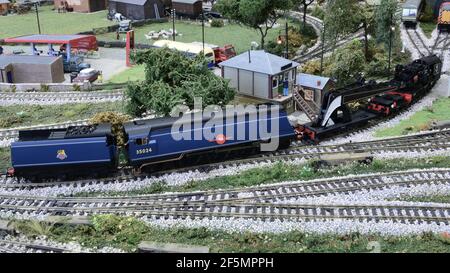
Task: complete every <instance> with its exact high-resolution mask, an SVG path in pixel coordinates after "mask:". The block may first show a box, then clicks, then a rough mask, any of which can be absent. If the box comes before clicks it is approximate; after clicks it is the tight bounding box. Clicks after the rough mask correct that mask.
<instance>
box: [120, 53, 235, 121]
mask: <svg viewBox="0 0 450 273" xmlns="http://www.w3.org/2000/svg"><path fill="white" fill-rule="evenodd" d="M135 61H136V63H137V64H143V65H145V80H144V81H142V82H137V83H130V84H129V86H128V88H127V92H126V94H127V98H128V99H129V100H128V104H127V112H128V113H129V114H131V115H133V116H142V115H143V114H144V113H146V112H148V111H153V112H155V113H156V114H159V115H168V114H169V113H170V112H171V111H172V109H173V108H174V107H175V106H177V105H186V106H188V107H190V108H192V107H193V106H194V98H196V97H201V98H202V99H203V105H204V106H207V105H211V104H214V105H225V104H227V103H228V102H230V101H231V100H232V99H233V98H234V94H235V90H234V89H232V88H230V87H229V86H228V81H226V80H224V79H222V78H220V77H217V76H216V75H214V73H213V72H212V71H211V70H209V69H208V66H207V63H206V61H205V58H204V57H197V58H195V59H192V58H188V57H186V56H185V55H183V54H182V53H180V52H178V51H174V50H170V49H168V48H162V49H151V50H148V51H145V52H139V53H138V54H137V55H136V57H135Z"/></svg>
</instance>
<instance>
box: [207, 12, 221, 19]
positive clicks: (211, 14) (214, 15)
mask: <svg viewBox="0 0 450 273" xmlns="http://www.w3.org/2000/svg"><path fill="white" fill-rule="evenodd" d="M205 17H206V18H209V19H222V18H223V16H222V14H220V13H219V12H215V11H208V12H205Z"/></svg>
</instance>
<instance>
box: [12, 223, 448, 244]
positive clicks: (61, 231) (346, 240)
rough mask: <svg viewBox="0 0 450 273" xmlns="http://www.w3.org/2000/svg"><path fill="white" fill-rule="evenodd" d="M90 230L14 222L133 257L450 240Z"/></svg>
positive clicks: (128, 227)
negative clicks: (166, 248) (183, 249)
mask: <svg viewBox="0 0 450 273" xmlns="http://www.w3.org/2000/svg"><path fill="white" fill-rule="evenodd" d="M93 223H94V224H93V225H92V226H69V225H60V226H49V227H41V226H39V225H36V224H34V223H32V222H29V221H21V222H16V224H15V227H16V229H18V230H20V231H21V233H23V234H25V235H27V236H29V237H35V236H37V235H39V234H40V233H44V234H45V235H47V236H49V239H52V240H56V241H60V242H69V241H76V242H79V243H80V244H81V245H83V246H85V247H106V246H111V247H116V248H121V249H124V250H127V251H134V250H135V249H136V247H137V245H138V244H139V243H140V242H141V241H153V242H162V243H180V244H190V245H203V246H208V247H209V248H210V251H211V252H238V253H245V252H265V253H277V252H362V253H364V252H370V251H371V250H372V248H371V247H368V246H369V244H370V243H371V242H378V243H379V246H380V252H390V253H391V252H401V253H403V252H407V253H409V252H444V253H448V252H449V251H450V239H449V238H448V237H447V236H446V235H444V234H431V233H424V234H422V235H418V236H404V237H381V236H378V235H361V234H358V233H353V234H348V235H341V236H338V235H315V234H305V233H301V232H298V231H292V232H287V233H281V234H269V233H267V234H256V233H251V232H245V233H228V232H224V231H214V230H207V229H206V228H196V229H187V228H170V229H161V228H155V227H149V226H148V225H146V224H145V223H144V222H142V221H139V220H136V219H134V218H132V217H119V216H112V215H101V216H95V217H94V220H93Z"/></svg>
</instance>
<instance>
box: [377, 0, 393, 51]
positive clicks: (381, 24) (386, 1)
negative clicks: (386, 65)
mask: <svg viewBox="0 0 450 273" xmlns="http://www.w3.org/2000/svg"><path fill="white" fill-rule="evenodd" d="M397 5H398V3H397V1H396V0H381V2H380V5H379V6H378V7H377V8H376V10H375V21H376V33H375V36H376V38H377V42H378V43H383V44H384V45H385V46H386V48H387V47H389V43H390V39H391V38H392V39H393V40H394V41H395V40H396V37H391V36H390V35H391V34H392V35H396V33H395V31H392V29H391V28H392V27H394V26H395V25H396V21H397V19H398V18H397V16H396V10H397Z"/></svg>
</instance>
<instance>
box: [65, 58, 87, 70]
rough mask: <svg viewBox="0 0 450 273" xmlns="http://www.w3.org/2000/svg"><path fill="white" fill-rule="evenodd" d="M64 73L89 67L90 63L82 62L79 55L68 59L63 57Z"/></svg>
mask: <svg viewBox="0 0 450 273" xmlns="http://www.w3.org/2000/svg"><path fill="white" fill-rule="evenodd" d="M63 64H64V73H71V72H80V71H81V70H83V69H86V68H90V67H91V65H90V64H88V63H84V62H83V59H82V58H80V57H72V58H71V59H70V61H67V58H65V57H63Z"/></svg>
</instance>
